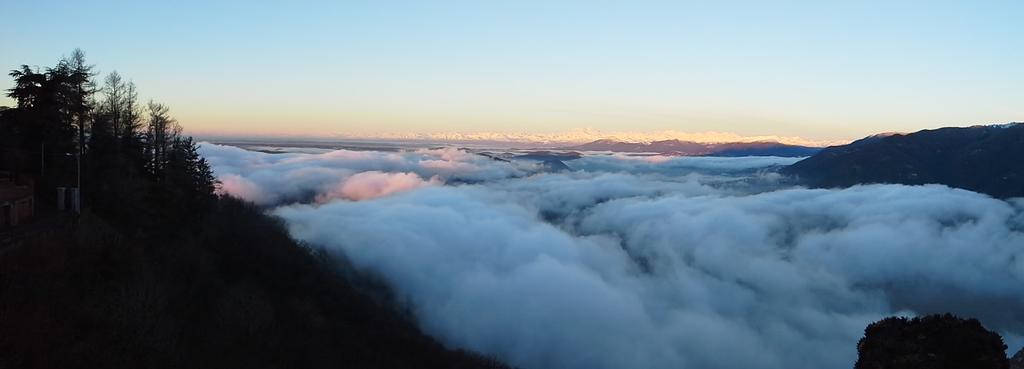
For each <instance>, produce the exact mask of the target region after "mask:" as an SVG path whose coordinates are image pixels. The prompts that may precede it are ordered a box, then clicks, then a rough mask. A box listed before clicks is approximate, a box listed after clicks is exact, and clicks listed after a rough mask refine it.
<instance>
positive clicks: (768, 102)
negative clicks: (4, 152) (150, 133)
mask: <svg viewBox="0 0 1024 369" xmlns="http://www.w3.org/2000/svg"><path fill="white" fill-rule="evenodd" d="M0 9H2V13H3V15H2V18H3V24H4V27H3V28H4V29H5V31H6V32H5V34H4V35H3V36H0V67H3V68H4V69H6V70H9V69H13V68H15V67H17V66H18V65H20V64H30V65H40V66H49V65H53V63H54V61H55V60H56V59H57V58H59V57H60V56H61V55H64V54H67V53H68V52H69V51H70V50H71V49H73V48H75V47H80V48H82V49H84V50H85V51H86V54H87V56H88V58H89V59H90V61H91V62H92V63H94V64H97V66H98V68H99V70H100V71H102V72H109V71H111V70H115V69H116V70H118V71H119V72H121V74H123V75H126V76H127V77H130V78H132V79H134V80H135V82H136V83H137V84H138V85H139V90H140V92H141V93H142V95H143V97H145V98H147V99H148V98H154V99H157V100H160V101H163V102H165V103H167V104H169V105H170V106H171V108H172V112H173V113H174V114H175V115H176V116H177V117H178V119H179V120H180V121H181V122H182V124H183V125H184V126H186V128H187V129H188V130H189V131H192V132H197V133H241V134H252V133H291V134H306V135H318V134H330V133H344V132H356V133H367V132H408V131H413V132H438V131H463V132H464V131H471V132H476V131H499V132H523V131H525V132H556V131H566V130H571V129H578V128H584V127H592V128H596V129H600V130H606V131H654V130H667V129H672V130H679V131H687V132H701V131H723V132H734V133H739V134H744V135H787V136H793V135H796V136H804V137H808V138H816V139H843V138H852V137H859V136H864V135H866V134H871V133H875V132H880V131H910V130H917V129H922V128H930V127H938V126H945V125H970V124H982V123H995V122H1006V121H1011V120H1018V121H1019V120H1024V88H1022V87H1024V26H1022V25H1021V19H1022V18H1024V1H1020V0H1014V1H959V2H947V1H856V2H854V1H850V2H825V1H781V2H768V1H714V2H711V1H707V2H685V1H673V2H641V1H622V2H605V1H578V2H555V1H536V2H534V1H515V2H496V1H466V2H418V1H417V2H413V1H401V2H389V1H372V2H342V1H339V2H303V1H289V2H284V1H282V2H257V1H238V2H216V1H160V2H152V3H149V2H144V1H107V2H104V1H26V0H17V1H12V0H0ZM10 86H11V82H10V79H9V78H5V79H3V82H2V83H0V87H2V88H4V89H6V88H9V87H10ZM0 105H12V102H11V101H10V100H9V99H6V98H3V99H0Z"/></svg>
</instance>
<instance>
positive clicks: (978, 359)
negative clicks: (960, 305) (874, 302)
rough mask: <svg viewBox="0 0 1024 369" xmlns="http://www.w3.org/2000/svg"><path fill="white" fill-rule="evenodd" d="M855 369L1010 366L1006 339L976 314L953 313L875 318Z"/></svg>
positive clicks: (991, 368) (859, 348)
mask: <svg viewBox="0 0 1024 369" xmlns="http://www.w3.org/2000/svg"><path fill="white" fill-rule="evenodd" d="M857 353H858V358H857V364H856V365H855V366H854V369H962V368H972V369H1007V368H1009V362H1008V361H1007V359H1006V345H1005V344H1003V339H1002V337H1000V336H999V334H997V333H995V332H991V331H989V330H987V329H985V327H983V326H982V325H981V323H980V322H978V320H976V319H961V318H958V317H956V316H953V315H951V314H944V315H929V316H924V317H917V318H913V319H907V318H903V317H891V318H886V319H883V320H880V321H878V322H875V323H872V324H871V325H869V326H868V327H867V328H866V329H865V330H864V338H862V339H861V340H860V342H859V343H857Z"/></svg>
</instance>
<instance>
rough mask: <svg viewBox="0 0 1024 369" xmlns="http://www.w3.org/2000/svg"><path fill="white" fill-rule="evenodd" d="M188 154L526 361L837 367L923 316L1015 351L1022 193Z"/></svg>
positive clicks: (426, 157)
mask: <svg viewBox="0 0 1024 369" xmlns="http://www.w3.org/2000/svg"><path fill="white" fill-rule="evenodd" d="M201 154H202V155H203V156H204V157H205V158H207V159H208V160H209V161H210V164H211V166H212V167H213V169H214V171H215V174H216V175H217V177H218V179H219V180H220V181H221V182H222V186H221V191H222V192H223V193H226V194H230V195H233V196H237V197H240V198H243V199H246V200H249V201H252V202H254V203H256V204H258V205H261V206H264V207H265V208H266V209H267V211H268V212H269V213H271V214H274V215H276V216H278V217H280V218H281V219H283V220H284V221H285V223H286V224H287V226H288V229H289V231H290V233H291V235H292V236H293V237H294V238H296V239H298V240H300V241H303V242H305V243H307V244H309V245H311V246H313V247H316V248H322V249H324V250H325V251H326V252H328V253H329V254H334V255H336V256H339V257H343V258H344V259H346V260H347V261H348V262H349V263H351V265H353V266H354V267H356V268H358V269H359V270H360V271H362V272H365V273H368V274H372V275H374V276H376V277H378V278H380V280H381V281H383V282H384V283H386V285H387V286H388V287H389V288H390V289H391V291H392V292H393V293H394V298H395V299H396V301H398V302H399V303H400V304H402V307H403V308H404V309H407V310H408V311H409V312H410V313H411V314H412V316H413V317H414V318H415V320H416V322H417V323H418V324H419V326H420V327H421V328H422V329H423V330H424V331H425V332H426V333H428V334H430V335H431V336H434V337H437V338H438V339H439V340H440V341H442V342H443V343H445V344H446V345H449V346H451V347H457V348H465V349H470V350H474V351H477V352H480V353H483V354H485V355H490V356H494V357H496V358H498V359H499V360H501V361H503V362H506V363H509V364H511V365H514V366H518V367H522V368H526V369H540V368H849V367H851V366H852V365H853V363H854V361H856V358H857V352H856V345H857V340H858V339H860V337H861V336H862V335H863V331H864V328H865V326H866V325H867V324H869V323H871V322H873V321H876V320H878V319H881V318H883V317H886V316H890V315H907V316H913V315H917V314H927V313H938V312H952V313H954V314H958V315H963V316H970V317H976V318H978V319H979V320H981V322H982V323H983V324H985V326H986V327H988V328H989V329H992V330H994V331H996V332H998V333H1000V334H1001V335H1002V336H1003V338H1004V340H1005V341H1006V343H1007V345H1008V346H1009V350H1010V351H1011V353H1012V352H1015V351H1016V350H1018V349H1019V348H1020V347H1021V345H1024V288H1022V286H1024V199H1010V200H999V199H994V198H991V197H989V196H986V195H982V194H978V193H974V192H970V191H966V190H960V189H952V188H949V187H945V186H940V185H925V186H904V185H864V186H854V187H850V188H846V189H808V188H803V187H799V186H794V185H793V184H792V183H790V181H789V180H787V179H786V178H785V177H783V176H781V175H779V174H778V173H777V169H778V168H780V167H781V166H785V165H789V164H792V163H794V162H796V161H798V160H799V158H778V157H746V158H744V157H739V158H715V157H667V156H628V155H621V154H585V155H583V156H582V157H580V158H578V159H573V160H566V161H564V164H566V165H567V166H568V167H569V168H571V169H570V170H555V169H552V167H551V166H550V165H546V164H547V163H545V162H542V161H536V160H520V159H516V158H514V157H512V158H508V159H501V158H498V159H495V158H493V157H489V156H484V155H479V154H477V153H474V152H469V151H465V150H459V149H454V148H440V149H419V150H407V151H402V150H400V151H349V150H335V151H328V152H323V153H273V154H271V153H264V152H257V151H247V150H243V149H240V148H236V147H232V146H223V145H215V144H209V143H204V144H202V146H201ZM282 277H283V278H286V277H287V276H282Z"/></svg>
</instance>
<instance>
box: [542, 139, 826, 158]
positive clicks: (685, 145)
mask: <svg viewBox="0 0 1024 369" xmlns="http://www.w3.org/2000/svg"><path fill="white" fill-rule="evenodd" d="M562 149H564V150H577V151H612V152H633V153H636V152H646V153H658V154H664V155H677V156H733V157H735V156H783V157H802V156H811V155H814V154H815V153H817V152H818V151H820V150H821V148H819V147H810V146H799V145H788V144H783V143H778V142H774V141H760V142H726V143H701V142H694V141H683V140H660V141H651V142H623V141H616V140H611V139H602V140H597V141H593V142H589V143H585V144H582V145H577V146H570V147H564V148H562Z"/></svg>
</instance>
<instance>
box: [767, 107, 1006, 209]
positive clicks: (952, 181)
mask: <svg viewBox="0 0 1024 369" xmlns="http://www.w3.org/2000/svg"><path fill="white" fill-rule="evenodd" d="M783 173H786V174H790V175H794V176H797V177H798V179H799V181H801V182H803V183H805V184H808V185H810V186H815V187H845V186H852V185H856V184H865V183H901V184H910V185H918V184H929V183H938V184H944V185H948V186H951V187H958V188H963V189H968V190H971V191H976V192H981V193H986V194H989V195H991V196H994V197H1000V198H1007V197H1017V196H1024V124H1007V125H1000V126H975V127H967V128H940V129H934V130H924V131H920V132H916V133H911V134H905V135H890V136H871V137H867V138H865V139H862V140H858V141H855V142H853V143H851V144H849V145H843V146H833V147H829V148H826V149H824V150H822V151H821V152H820V153H818V154H816V155H814V156H812V157H810V158H807V159H804V160H801V161H800V162H797V163H795V164H793V165H791V166H789V167H787V168H785V169H783Z"/></svg>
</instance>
